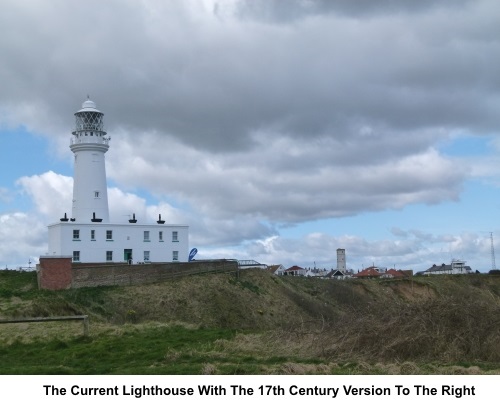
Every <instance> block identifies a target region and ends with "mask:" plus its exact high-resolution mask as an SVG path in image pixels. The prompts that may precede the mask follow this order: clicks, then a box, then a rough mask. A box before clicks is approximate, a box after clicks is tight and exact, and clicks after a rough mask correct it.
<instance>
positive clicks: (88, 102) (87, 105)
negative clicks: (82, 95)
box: [82, 100, 96, 109]
mask: <svg viewBox="0 0 500 405" xmlns="http://www.w3.org/2000/svg"><path fill="white" fill-rule="evenodd" d="M82 108H94V109H95V108H96V105H95V103H94V102H93V101H92V100H85V101H84V102H83V104H82Z"/></svg>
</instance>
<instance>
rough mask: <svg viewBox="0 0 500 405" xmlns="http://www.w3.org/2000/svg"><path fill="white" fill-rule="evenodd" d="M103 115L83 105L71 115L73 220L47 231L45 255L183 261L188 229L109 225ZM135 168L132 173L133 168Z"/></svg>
mask: <svg viewBox="0 0 500 405" xmlns="http://www.w3.org/2000/svg"><path fill="white" fill-rule="evenodd" d="M103 116H104V114H103V113H102V112H100V111H99V110H97V109H96V105H95V103H94V102H93V101H91V100H86V101H85V102H84V103H83V105H82V109H81V110H79V111H77V112H76V113H75V117H76V126H75V130H74V131H73V132H72V134H73V137H72V139H71V143H70V149H71V151H72V152H73V154H74V157H75V165H74V177H73V204H72V213H71V217H70V218H68V216H67V214H66V213H62V214H63V215H62V217H61V218H60V221H59V222H57V223H53V224H51V225H49V226H48V231H49V248H48V256H71V257H72V258H73V261H74V262H82V263H99V262H123V261H127V262H172V261H174V262H175V261H179V262H186V261H188V254H189V252H188V250H189V240H188V230H189V228H188V226H187V225H172V224H165V221H164V220H162V219H161V213H158V221H156V223H147V222H146V221H144V222H143V220H142V219H136V218H135V214H133V213H131V214H132V219H130V220H128V221H127V222H124V223H110V222H109V209H108V195H107V181H106V165H105V153H106V152H107V151H108V149H109V141H110V138H109V137H106V132H105V131H104V125H103ZM131 169H133V168H131Z"/></svg>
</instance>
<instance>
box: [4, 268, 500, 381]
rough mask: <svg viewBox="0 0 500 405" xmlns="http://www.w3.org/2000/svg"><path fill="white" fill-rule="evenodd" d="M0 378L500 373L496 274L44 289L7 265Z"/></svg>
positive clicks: (250, 278) (249, 276)
mask: <svg viewBox="0 0 500 405" xmlns="http://www.w3.org/2000/svg"><path fill="white" fill-rule="evenodd" d="M75 314H87V315H89V317H90V333H89V335H88V336H84V335H83V329H82V324H81V322H47V323H20V324H0V373H1V374H94V375H95V374H500V350H499V349H498V348H499V347H500V277H492V276H486V275H473V276H471V277H465V276H460V277H442V278H439V277H436V278H425V279H419V278H415V279H414V280H412V281H396V282H395V281H392V282H391V281H380V280H367V281H358V280H352V281H331V280H310V279H304V278H277V277H274V276H271V275H269V274H267V273H264V272H262V271H257V270H251V271H248V272H246V273H245V274H243V275H242V277H241V278H240V279H235V278H234V277H232V276H229V275H216V276H202V277H191V278H186V279H182V280H175V281H171V282H166V283H162V284H155V285H147V286H134V287H112V288H110V287H107V288H85V289H80V290H66V291H57V292H51V291H40V290H38V289H37V287H36V275H35V274H34V273H26V272H16V271H0V319H11V318H19V317H21V318H22V317H41V316H64V315H75Z"/></svg>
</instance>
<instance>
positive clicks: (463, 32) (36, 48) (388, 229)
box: [0, 0, 500, 271]
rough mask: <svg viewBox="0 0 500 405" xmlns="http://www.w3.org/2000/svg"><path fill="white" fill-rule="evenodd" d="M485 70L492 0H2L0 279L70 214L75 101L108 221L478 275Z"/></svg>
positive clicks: (325, 260) (492, 193)
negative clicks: (93, 144)
mask: <svg viewBox="0 0 500 405" xmlns="http://www.w3.org/2000/svg"><path fill="white" fill-rule="evenodd" d="M499 72H500V2H498V1H497V0H432V1H431V0H428V1H427V0H422V1H418V2H416V1H414V0H407V1H404V0H380V1H376V2H374V1H371V0H359V1H350V0H328V1H326V0H325V1H319V0H286V1H285V0H247V1H245V0H240V1H238V0H234V1H233V0H219V1H217V0H206V1H201V0H198V1H196V0H183V1H180V0H179V1H174V0H172V1H160V0H144V1H135V0H109V1H105V2H103V1H99V0H86V1H67V0H51V1H48V0H39V1H30V2H29V6H28V2H23V1H19V0H2V10H1V13H0V84H1V87H0V139H1V142H2V148H1V167H2V174H1V176H0V268H4V267H9V268H13V267H15V266H28V261H30V260H31V261H32V262H36V260H37V257H38V256H39V255H41V254H42V255H43V254H45V253H46V249H47V228H46V226H47V224H49V223H52V222H56V221H57V220H58V218H60V217H61V215H62V214H63V213H64V212H68V213H69V212H71V195H72V170H73V168H72V159H73V156H72V153H71V151H70V150H69V140H70V137H71V130H72V128H73V125H74V116H73V114H74V112H75V111H77V110H78V109H80V106H81V103H82V102H83V101H84V100H85V99H86V97H87V94H89V95H90V98H91V99H92V100H93V101H94V102H96V104H97V108H99V109H100V110H101V111H103V112H104V113H105V124H106V129H107V131H108V134H109V135H111V138H112V139H111V146H110V150H109V151H108V153H107V154H106V164H107V174H108V186H109V188H110V190H109V199H110V215H111V219H112V220H113V221H114V222H124V221H126V220H127V219H128V215H130V214H131V213H132V212H134V213H136V215H137V216H138V217H140V218H148V220H150V221H151V222H153V221H154V220H155V219H156V216H157V213H158V212H161V213H162V217H163V219H166V220H167V221H168V222H171V223H182V224H188V225H189V226H190V247H196V248H198V251H199V253H198V256H197V258H199V259H202V258H220V257H225V258H237V259H254V260H257V261H260V262H263V263H267V264H278V263H281V264H283V265H285V266H286V267H288V266H291V265H294V264H297V265H301V266H303V267H313V266H314V265H316V266H317V267H327V268H331V267H335V265H336V249H337V248H345V249H346V252H347V266H348V267H350V268H353V269H360V268H362V267H367V266H369V265H372V264H375V265H378V266H384V267H393V266H396V267H397V268H412V269H414V270H416V271H419V270H424V269H426V268H427V267H429V266H430V265H432V264H433V263H437V264H441V263H443V262H445V263H449V262H450V260H451V259H452V258H461V259H463V260H466V261H467V264H468V265H470V266H471V267H472V268H473V269H474V270H475V269H478V270H480V271H488V270H490V269H491V267H492V256H491V244H490V232H493V236H494V240H495V246H498V248H496V250H497V252H500V222H499V217H500V216H499V213H500V157H499V152H500V137H499V132H500V74H499ZM497 242H498V243H497ZM498 260H499V261H500V256H499V258H498Z"/></svg>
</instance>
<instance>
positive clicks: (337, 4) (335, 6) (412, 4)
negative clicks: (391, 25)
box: [215, 0, 470, 22]
mask: <svg viewBox="0 0 500 405" xmlns="http://www.w3.org/2000/svg"><path fill="white" fill-rule="evenodd" d="M469 2H470V0H457V1H453V0H440V1H435V0H420V1H411V0H378V1H372V0H356V1H352V0H242V1H239V2H238V3H237V6H236V13H237V15H239V16H240V17H241V18H254V19H258V20H264V21H274V22H290V21H292V22H293V21H295V20H297V19H300V18H305V17H308V16H318V15H324V14H330V13H332V14H341V15H347V16H350V17H366V16H370V15H379V14H386V13H391V14H392V13H415V12H425V11H428V10H430V9H435V8H447V7H457V6H461V5H465V4H467V3H469ZM220 4H223V2H221V3H220ZM215 10H218V8H217V7H216V8H215Z"/></svg>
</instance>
